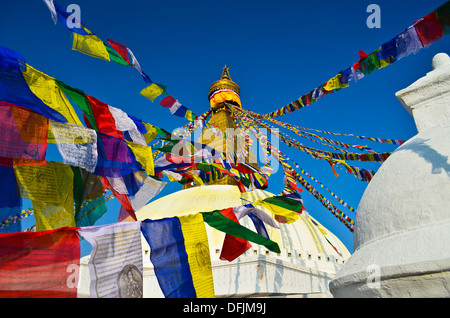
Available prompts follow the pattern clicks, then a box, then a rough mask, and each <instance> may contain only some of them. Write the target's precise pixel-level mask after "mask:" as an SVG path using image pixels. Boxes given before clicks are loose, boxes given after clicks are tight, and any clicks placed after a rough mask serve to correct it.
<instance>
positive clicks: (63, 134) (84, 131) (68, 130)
mask: <svg viewBox="0 0 450 318" xmlns="http://www.w3.org/2000/svg"><path fill="white" fill-rule="evenodd" d="M50 127H51V129H52V133H53V136H54V137H55V141H56V145H57V147H58V150H59V153H60V154H61V156H62V157H63V160H64V163H65V164H67V165H71V166H75V167H80V168H83V169H85V170H86V171H89V172H94V171H95V167H96V166H97V159H98V153H97V133H96V132H95V131H94V130H92V129H89V128H85V127H83V126H80V125H73V124H62V123H58V122H56V121H51V122H50Z"/></svg>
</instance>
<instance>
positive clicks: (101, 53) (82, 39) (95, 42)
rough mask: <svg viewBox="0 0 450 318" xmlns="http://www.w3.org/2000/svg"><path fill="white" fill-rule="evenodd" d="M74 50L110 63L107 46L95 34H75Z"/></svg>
mask: <svg viewBox="0 0 450 318" xmlns="http://www.w3.org/2000/svg"><path fill="white" fill-rule="evenodd" d="M72 50H75V51H78V52H81V53H83V54H86V55H89V56H92V57H96V58H99V59H102V60H106V61H110V58H109V53H108V50H107V49H106V46H105V44H104V43H103V41H102V40H100V39H99V38H98V37H97V36H96V35H95V34H87V35H81V34H78V33H73V44H72Z"/></svg>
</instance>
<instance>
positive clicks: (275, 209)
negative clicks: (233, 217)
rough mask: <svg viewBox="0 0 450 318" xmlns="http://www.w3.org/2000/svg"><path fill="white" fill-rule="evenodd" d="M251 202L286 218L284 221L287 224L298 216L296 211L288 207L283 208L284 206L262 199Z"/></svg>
mask: <svg viewBox="0 0 450 318" xmlns="http://www.w3.org/2000/svg"><path fill="white" fill-rule="evenodd" d="M252 204H253V205H255V204H256V205H262V206H263V207H265V208H266V209H268V210H269V211H271V212H272V213H273V214H275V215H280V216H283V217H284V218H285V219H286V222H287V223H288V224H289V223H292V222H295V221H296V220H298V218H299V214H298V213H297V212H295V211H292V210H288V209H285V208H283V207H280V206H278V205H275V204H270V203H267V202H265V201H262V200H260V201H256V202H253V203H252Z"/></svg>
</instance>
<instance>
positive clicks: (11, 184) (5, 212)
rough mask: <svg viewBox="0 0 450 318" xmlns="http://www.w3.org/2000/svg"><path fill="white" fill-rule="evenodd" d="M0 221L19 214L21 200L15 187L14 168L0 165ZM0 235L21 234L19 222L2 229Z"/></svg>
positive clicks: (17, 188)
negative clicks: (0, 180)
mask: <svg viewBox="0 0 450 318" xmlns="http://www.w3.org/2000/svg"><path fill="white" fill-rule="evenodd" d="M0 176H1V177H2V182H1V183H0V220H2V221H3V220H8V219H9V218H12V217H15V216H16V215H19V214H20V208H21V206H22V200H21V198H20V192H19V187H18V185H17V181H16V176H15V174H14V168H13V167H12V166H11V167H6V166H2V165H0ZM0 232H1V233H11V232H21V226H20V221H19V222H15V223H14V224H12V225H9V226H7V227H5V228H3V229H0Z"/></svg>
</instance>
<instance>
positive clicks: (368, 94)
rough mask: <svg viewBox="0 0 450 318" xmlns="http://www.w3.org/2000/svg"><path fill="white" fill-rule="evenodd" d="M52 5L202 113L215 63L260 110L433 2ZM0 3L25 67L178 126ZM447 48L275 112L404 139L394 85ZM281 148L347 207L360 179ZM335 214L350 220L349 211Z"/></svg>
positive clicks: (134, 83)
mask: <svg viewBox="0 0 450 318" xmlns="http://www.w3.org/2000/svg"><path fill="white" fill-rule="evenodd" d="M57 2H58V3H59V4H60V5H61V6H62V7H64V8H65V7H67V6H68V5H69V4H71V3H75V4H78V5H79V6H80V8H81V20H82V21H83V24H84V25H85V26H86V27H87V28H88V29H90V30H91V31H92V32H94V33H96V34H97V35H98V36H99V37H100V38H101V39H103V40H106V39H107V38H110V39H113V40H115V41H117V42H120V43H123V44H124V45H126V46H128V47H129V48H131V49H132V50H133V52H134V54H135V55H136V57H137V59H138V60H139V62H140V64H141V66H142V68H143V70H144V71H145V72H146V73H147V74H148V75H149V76H150V78H151V79H152V80H153V81H154V82H157V83H162V84H165V85H168V89H167V91H168V93H169V94H171V95H172V96H173V97H175V98H176V99H178V100H179V101H180V102H181V103H182V104H184V105H185V106H187V107H188V108H189V109H191V110H192V111H193V112H194V113H196V114H202V113H203V112H205V111H206V110H207V109H208V107H209V103H208V100H207V94H208V88H209V85H210V84H211V83H212V82H214V81H215V80H217V79H219V77H220V75H221V72H222V68H223V66H224V65H225V64H226V65H227V66H228V67H229V68H230V74H231V77H232V79H233V81H235V82H236V83H238V85H239V86H240V88H241V101H242V105H243V107H244V108H247V109H250V110H253V111H255V112H258V113H267V112H271V111H274V110H276V109H278V108H280V107H282V106H285V105H286V104H288V103H290V102H291V101H293V100H295V99H297V98H298V97H299V96H301V95H303V94H305V93H307V92H309V91H311V90H312V89H314V88H316V87H317V86H319V85H320V84H322V83H323V82H325V81H326V80H328V79H329V78H331V77H333V76H335V75H336V74H337V73H338V72H339V71H341V70H344V69H346V68H347V67H349V66H350V65H351V64H353V63H354V62H356V61H357V60H358V59H359V58H358V50H363V51H365V52H366V53H371V52H372V51H374V50H375V49H377V48H378V47H379V46H381V44H383V43H385V42H387V41H389V40H390V39H392V38H393V37H394V36H396V35H397V34H399V33H401V32H403V31H404V30H405V29H406V28H407V27H409V26H410V25H412V24H413V23H414V20H418V19H419V18H421V17H423V16H425V15H427V14H428V13H430V12H431V11H433V10H434V9H436V8H437V7H439V6H440V5H441V4H443V3H444V2H445V1H443V0H428V1H404V0H397V1H385V0H383V1H377V0H371V1H356V0H353V1H350V0H344V1H339V2H337V1H330V0H327V1H308V2H306V1H284V0H281V1H242V0H241V1H234V0H231V1H217V0H209V1H200V0H193V1H178V0H175V1H172V0H170V1H143V0H142V1H139V0H128V1H93V0H90V1H87V0H77V1H75V0H59V1H57ZM371 3H375V4H378V5H379V6H380V8H381V28H379V29H370V28H368V27H367V25H366V19H367V17H368V16H369V13H367V12H366V8H367V6H368V5H369V4H371ZM0 8H1V9H0V45H2V46H6V47H9V48H11V49H14V50H16V51H18V52H20V53H21V54H22V55H23V56H24V57H25V59H26V60H27V63H28V64H30V65H32V66H33V67H35V68H37V69H39V70H40V71H42V72H44V73H46V74H48V75H51V76H53V77H55V78H57V79H59V80H61V81H63V82H65V83H67V84H69V85H71V86H73V87H77V88H80V89H82V90H84V91H85V93H87V94H89V95H91V96H95V97H96V98H98V99H100V100H101V101H103V102H106V103H108V104H110V105H111V106H114V107H117V108H120V109H122V110H124V111H125V112H127V113H128V114H130V115H133V116H135V117H138V118H141V119H142V120H144V121H146V122H149V123H151V124H154V125H156V126H159V127H162V128H165V129H166V130H169V131H171V130H173V129H174V128H177V127H180V126H183V125H184V124H186V121H185V120H184V119H183V118H178V117H174V116H172V115H171V114H170V112H169V111H168V110H167V109H164V108H162V107H161V106H160V105H159V103H158V101H159V100H157V101H155V102H154V103H151V102H150V101H149V100H147V99H145V98H144V97H142V96H141V95H139V92H140V91H141V90H142V89H143V88H144V87H146V86H147V85H146V83H145V82H144V81H143V80H142V78H141V77H140V75H139V73H137V72H136V71H135V70H133V69H131V68H128V67H124V66H121V65H118V64H115V63H113V62H106V61H102V60H99V59H95V58H91V57H88V56H86V55H83V54H81V53H79V52H76V51H72V50H71V46H72V40H71V34H70V32H69V31H68V30H67V29H65V28H64V27H62V26H61V25H59V24H58V25H56V26H55V25H54V24H53V21H52V20H51V18H50V13H49V11H48V9H47V7H46V6H45V4H44V3H43V1H39V0H38V1H29V0H16V1H7V2H6V1H3V2H2V4H1V5H0ZM449 51H450V37H444V38H442V39H441V40H439V41H438V42H436V43H434V44H433V45H431V47H429V48H427V49H422V50H420V51H419V52H418V53H417V54H416V55H410V56H408V57H407V58H404V59H401V60H400V61H397V62H396V63H394V64H392V65H390V66H388V67H386V68H383V69H381V70H377V71H375V72H373V73H372V74H370V75H369V76H367V77H365V78H363V79H362V80H361V81H358V82H357V83H355V82H351V85H350V87H348V88H346V89H343V90H341V91H340V92H337V93H335V94H332V95H329V96H325V97H323V98H321V99H320V100H318V101H317V102H316V103H313V104H312V105H310V106H308V107H305V108H303V109H301V110H298V111H296V112H294V113H292V114H287V115H284V116H281V117H279V118H278V120H281V121H286V122H289V123H292V124H296V125H300V126H304V127H309V128H315V129H320V130H327V131H331V132H340V133H353V134H355V135H363V136H370V137H380V138H393V139H404V140H406V139H409V138H411V137H412V136H413V135H415V134H416V133H417V131H416V128H415V125H414V121H413V118H412V117H411V116H410V115H409V114H408V113H407V111H406V110H405V109H404V108H403V106H402V105H401V104H400V102H399V101H398V100H397V98H396V97H395V92H397V91H398V90H400V89H403V88H405V87H407V86H408V85H410V84H411V83H413V82H414V81H415V80H417V79H418V78H420V77H422V76H424V75H425V74H426V73H427V72H428V71H430V70H431V59H432V57H433V56H434V55H435V54H437V53H439V52H446V53H449ZM298 140H299V141H300V142H302V143H304V144H305V145H311V146H315V145H313V144H311V143H308V141H307V140H302V139H301V138H300V137H298ZM339 140H341V141H346V142H349V143H356V144H365V145H368V146H369V147H371V148H372V149H374V150H376V151H381V152H382V151H392V150H394V149H395V148H394V147H392V146H386V145H381V144H377V143H372V142H367V143H364V142H363V141H361V140H359V139H351V138H340V139H339ZM287 148H288V147H287V146H286V145H284V144H281V150H282V151H285V152H286V153H287V154H288V155H289V156H290V157H292V158H293V159H294V160H296V161H297V162H298V163H299V164H300V165H301V166H302V167H303V168H305V169H306V170H307V171H308V172H309V173H310V174H311V175H313V176H314V177H315V178H317V179H318V180H320V181H321V182H322V183H324V184H325V185H326V186H327V187H328V188H329V189H331V190H332V191H333V192H335V193H336V194H337V195H338V196H340V197H341V198H342V199H344V200H345V201H347V202H348V203H349V204H350V205H352V206H353V207H355V208H357V206H358V203H359V201H360V199H361V196H362V194H363V193H364V190H365V188H366V186H367V183H365V182H361V181H359V180H358V179H356V178H355V177H353V176H351V175H348V174H346V173H343V172H342V173H339V177H337V178H335V177H334V175H333V173H332V171H331V169H330V168H329V165H328V163H326V162H322V161H319V160H313V159H311V158H310V157H309V156H308V155H305V154H304V153H301V152H300V151H297V150H293V149H287ZM354 163H355V162H354ZM355 165H356V166H360V167H366V168H370V169H372V168H373V167H377V166H376V165H370V164H364V165H363V164H361V163H357V162H356V163H355ZM281 178H282V172H281V171H280V172H279V173H278V174H277V175H275V176H274V177H273V178H272V179H271V180H270V181H272V182H271V183H270V187H269V191H271V192H273V193H279V192H280V191H281V190H282V188H283V185H282V183H281ZM309 182H310V183H311V184H312V185H313V186H315V184H314V182H313V181H309ZM179 189H181V186H180V185H178V184H170V185H168V186H167V187H166V188H165V189H164V190H163V192H162V193H161V195H167V194H169V193H171V192H173V191H177V190H179ZM322 193H323V194H324V195H327V193H326V192H322ZM302 196H303V199H304V201H305V205H306V208H307V209H308V211H309V213H310V214H311V215H313V216H314V217H315V218H316V219H318V220H319V221H320V222H321V223H322V224H323V225H324V226H325V227H327V228H328V229H329V230H331V231H332V232H333V233H334V234H336V235H337V236H338V237H339V238H340V239H341V240H342V241H343V243H344V244H345V245H346V246H347V248H348V249H349V250H350V251H353V234H351V233H350V232H349V231H348V230H347V228H346V227H345V226H344V225H342V224H341V223H340V222H339V221H338V220H337V219H336V218H335V217H334V216H333V215H332V214H331V213H330V212H329V211H328V210H327V209H325V208H324V207H322V206H321V205H320V204H319V203H318V202H317V200H315V199H314V198H313V197H312V196H311V195H309V194H308V193H307V192H306V191H305V192H304V194H303V195H302ZM327 198H328V199H329V200H330V201H332V202H333V203H334V202H335V201H333V200H332V199H331V197H330V196H327ZM337 206H338V207H340V208H341V206H339V205H337ZM24 208H27V207H26V206H25V207H24ZM118 208H119V205H118V203H117V201H116V200H113V201H111V202H110V203H109V211H108V212H107V215H105V217H104V218H102V220H101V222H100V223H112V222H115V219H116V217H117V213H118ZM342 210H343V211H344V213H346V214H348V215H349V216H350V217H352V218H353V219H354V218H355V215H354V213H352V212H350V211H348V210H346V209H345V208H342ZM387 221H388V220H387Z"/></svg>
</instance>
